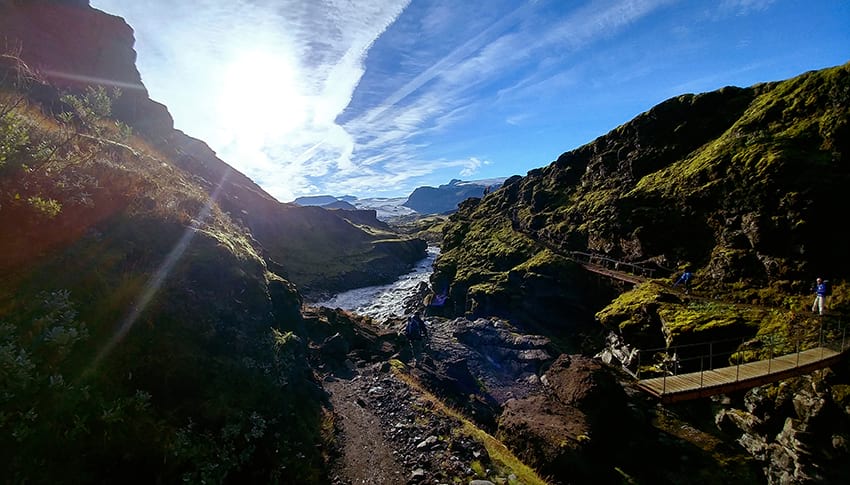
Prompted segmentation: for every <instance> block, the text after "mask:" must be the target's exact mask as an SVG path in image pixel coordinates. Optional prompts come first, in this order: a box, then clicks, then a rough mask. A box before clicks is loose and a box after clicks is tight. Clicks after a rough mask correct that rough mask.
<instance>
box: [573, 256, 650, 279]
mask: <svg viewBox="0 0 850 485" xmlns="http://www.w3.org/2000/svg"><path fill="white" fill-rule="evenodd" d="M567 256H568V257H569V258H570V259H572V260H573V261H575V262H576V263H578V264H580V265H581V266H582V267H583V268H584V269H586V270H588V271H591V272H593V273H597V274H601V275H603V276H607V277H609V278H613V279H615V280H620V281H625V282H626V283H631V284H633V285H636V284H638V283H643V282H644V281H646V280H647V279H648V278H652V277H653V275H654V273H655V269H653V268H646V267H643V266H641V265H639V264H635V263H627V262H625V261H618V260H616V259H612V258H609V257H607V256H603V255H601V254H594V253H583V252H581V251H570V252H569V254H568V255H567Z"/></svg>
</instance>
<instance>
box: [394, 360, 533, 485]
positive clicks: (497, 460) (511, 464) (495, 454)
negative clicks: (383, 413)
mask: <svg viewBox="0 0 850 485" xmlns="http://www.w3.org/2000/svg"><path fill="white" fill-rule="evenodd" d="M394 372H395V373H396V375H397V376H398V377H399V378H400V379H401V380H403V381H404V382H406V383H407V384H408V385H409V386H411V387H412V388H414V389H416V390H417V392H419V393H421V394H422V395H423V396H424V397H425V399H427V400H428V402H430V403H431V404H432V405H433V409H434V411H432V412H437V413H441V414H444V415H447V416H450V417H452V418H454V419H456V420H458V421H459V422H460V423H461V427H460V428H458V429H455V430H453V433H462V434H464V435H467V436H470V437H472V438H474V439H475V440H476V441H479V442H481V443H482V444H483V445H484V447H485V448H486V449H487V454H488V456H489V457H490V461H491V462H492V463H491V464H492V465H493V466H494V468H495V469H494V470H493V476H487V474H486V473H485V472H484V469H483V466H481V462H477V461H475V460H473V461H472V462H471V463H470V465H469V466H470V468H472V470H473V471H474V472H475V475H476V477H477V478H481V479H492V478H495V476H509V475H512V476H514V477H516V478H515V479H514V481H513V482H512V483H515V484H524V485H535V484H541V485H542V484H545V483H546V481H545V480H543V479H542V478H541V477H540V476H539V475H538V474H537V472H535V471H534V470H533V469H531V468H530V467H529V466H528V465H526V464H524V463H523V462H522V461H521V460H520V459H519V458H517V457H516V455H514V454H513V453H512V452H511V451H510V450H509V449H508V448H507V447H506V446H505V445H504V444H502V442H501V441H499V440H497V439H496V438H494V437H493V436H491V435H490V434H489V433H487V432H486V431H484V430H482V429H481V428H479V427H478V426H476V425H475V423H473V422H472V421H470V420H469V419H467V418H466V417H465V416H464V415H463V414H461V413H459V412H457V411H455V410H453V409H451V408H450V407H448V406H446V405H445V404H444V403H443V402H442V401H440V399H438V398H437V397H436V396H434V395H433V394H431V393H430V392H428V390H427V389H425V388H424V387H423V386H422V385H421V384H420V383H419V382H418V381H417V380H416V379H414V378H413V377H411V376H410V375H409V374H407V373H405V372H403V371H401V370H399V369H394ZM476 463H477V465H476Z"/></svg>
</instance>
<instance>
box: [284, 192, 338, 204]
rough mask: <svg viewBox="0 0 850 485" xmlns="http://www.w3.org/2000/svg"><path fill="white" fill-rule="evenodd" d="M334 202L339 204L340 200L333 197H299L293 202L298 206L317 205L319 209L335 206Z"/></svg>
mask: <svg viewBox="0 0 850 485" xmlns="http://www.w3.org/2000/svg"><path fill="white" fill-rule="evenodd" d="M334 202H339V199H337V198H336V197H334V196H332V195H310V196H305V197H298V198H297V199H295V200H293V201H292V203H293V204H297V205H317V206H319V207H321V206H325V205H328V204H333V203H334Z"/></svg>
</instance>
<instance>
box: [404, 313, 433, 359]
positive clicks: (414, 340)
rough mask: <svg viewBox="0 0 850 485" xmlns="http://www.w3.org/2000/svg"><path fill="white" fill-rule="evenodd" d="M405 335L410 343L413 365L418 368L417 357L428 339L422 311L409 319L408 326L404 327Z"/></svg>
mask: <svg viewBox="0 0 850 485" xmlns="http://www.w3.org/2000/svg"><path fill="white" fill-rule="evenodd" d="M404 335H405V336H406V337H407V341H408V342H409V343H410V352H411V354H412V356H413V365H414V366H416V356H418V355H420V354H421V353H422V350H423V348H424V346H425V339H426V338H428V329H427V328H426V327H425V321H424V320H422V312H421V311H420V310H416V312H415V313H414V314H413V315H411V316H410V318H408V319H407V325H406V326H405V327H404Z"/></svg>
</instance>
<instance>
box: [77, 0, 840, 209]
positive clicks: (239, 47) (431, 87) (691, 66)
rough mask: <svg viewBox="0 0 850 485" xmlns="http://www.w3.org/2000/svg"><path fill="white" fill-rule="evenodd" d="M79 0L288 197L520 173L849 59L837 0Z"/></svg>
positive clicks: (174, 96) (245, 167) (187, 109)
mask: <svg viewBox="0 0 850 485" xmlns="http://www.w3.org/2000/svg"><path fill="white" fill-rule="evenodd" d="M91 4H92V5H93V6H94V7H96V8H99V9H101V10H104V11H106V12H109V13H112V14H115V15H119V16H121V17H124V18H125V19H126V20H127V22H128V23H129V24H130V25H131V26H132V27H133V29H134V30H135V36H136V46H135V48H136V51H137V53H138V59H137V67H138V69H139V71H140V73H141V75H142V81H143V82H144V83H145V86H146V87H147V89H148V91H149V92H150V95H151V97H152V98H153V99H155V100H157V101H159V102H162V103H164V104H165V105H166V106H168V109H169V111H170V112H171V114H172V116H173V117H174V120H175V126H176V127H177V128H178V129H180V130H183V131H184V132H186V133H187V134H189V135H190V136H193V137H196V138H199V139H201V140H204V141H205V142H207V143H208V144H209V145H210V146H211V147H212V148H213V149H214V150H215V151H216V152H217V153H218V155H219V157H220V158H222V159H223V160H224V161H226V162H228V163H229V164H231V165H232V166H234V167H236V168H237V169H238V170H240V171H241V172H243V173H245V174H246V175H248V176H249V177H251V178H252V179H253V180H254V181H255V182H257V183H258V184H260V185H261V186H262V187H263V188H264V189H266V190H267V191H268V192H269V193H271V194H272V195H274V196H275V197H277V198H278V199H279V200H281V201H284V202H286V201H290V200H292V199H294V198H295V197H298V196H303V195H319V194H331V195H338V196H340V195H356V196H358V197H390V196H404V195H408V194H409V193H410V192H412V190H413V189H414V188H416V187H418V186H422V185H431V186H436V185H440V184H444V183H447V182H448V181H449V180H450V179H452V178H460V179H464V180H473V179H484V178H493V177H505V176H510V175H515V174H518V175H524V174H525V173H526V172H527V171H529V170H531V169H534V168H537V167H542V166H545V165H547V164H549V163H550V162H551V161H552V160H554V159H556V158H557V157H558V156H559V155H560V154H561V153H563V152H565V151H568V150H571V149H573V148H577V147H579V146H581V145H583V144H585V143H588V142H590V141H592V140H593V139H595V138H596V137H598V136H600V135H603V134H605V133H607V132H608V131H610V130H612V129H614V128H616V127H617V126H619V125H621V124H623V123H625V122H627V121H629V120H630V119H632V118H633V117H634V116H636V115H637V114H639V113H641V112H643V111H646V110H648V109H650V108H651V107H652V106H654V105H656V104H658V103H659V102H661V101H663V100H665V99H668V98H670V97H673V96H677V95H679V94H683V93H691V92H693V93H697V92H704V91H711V90H715V89H719V88H721V87H723V86H728V85H734V86H750V85H752V84H756V83H759V82H766V81H776V80H781V79H786V78H788V77H792V76H795V75H797V74H800V73H802V72H805V71H808V70H813V69H820V68H824V67H831V66H835V65H839V64H843V63H846V62H848V61H850V2H848V1H846V0H816V1H811V0H810V1H792V0H786V1H783V0H719V1H705V2H703V1H676V0H600V1H589V2H578V1H567V0H532V1H527V2H520V1H512V0H478V1H457V0H411V1H408V0H371V1H365V0H363V1H356V2H351V1H347V0H231V1H223V0H195V1H192V2H171V1H170V0H148V1H145V2H126V1H124V0H92V1H91ZM355 4H356V5H355Z"/></svg>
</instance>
